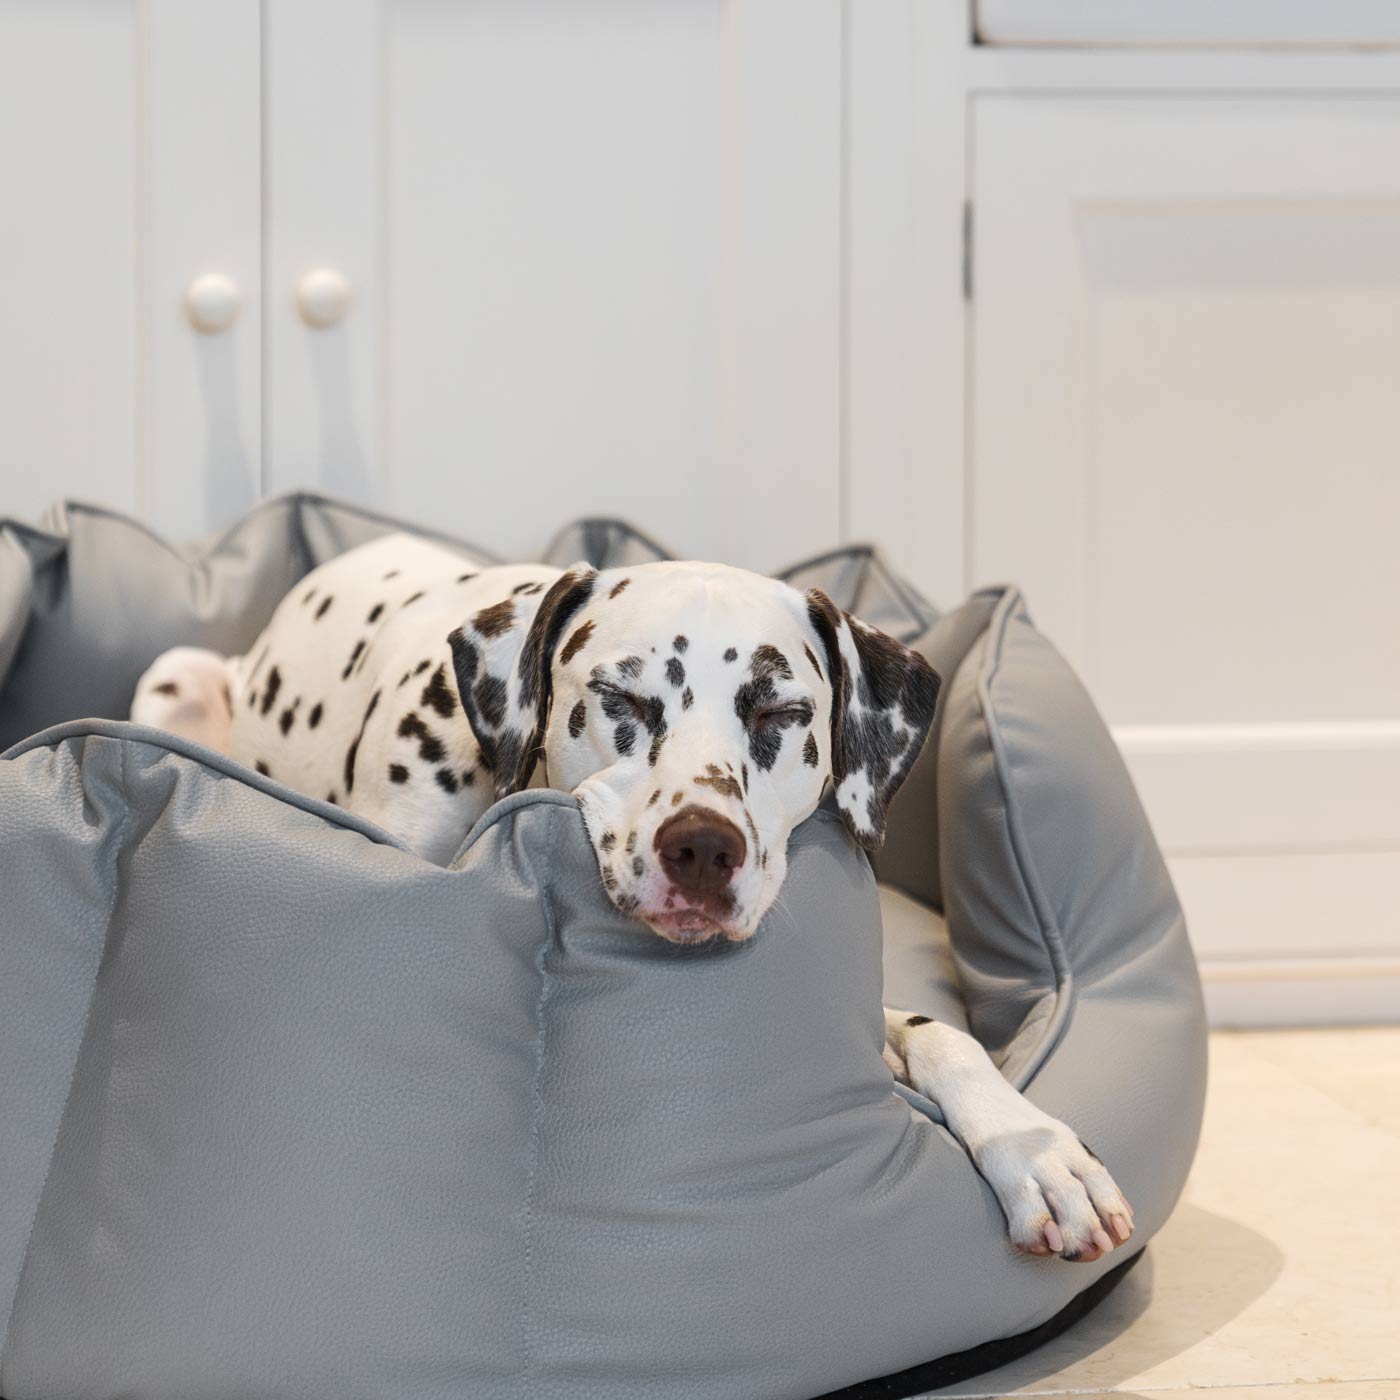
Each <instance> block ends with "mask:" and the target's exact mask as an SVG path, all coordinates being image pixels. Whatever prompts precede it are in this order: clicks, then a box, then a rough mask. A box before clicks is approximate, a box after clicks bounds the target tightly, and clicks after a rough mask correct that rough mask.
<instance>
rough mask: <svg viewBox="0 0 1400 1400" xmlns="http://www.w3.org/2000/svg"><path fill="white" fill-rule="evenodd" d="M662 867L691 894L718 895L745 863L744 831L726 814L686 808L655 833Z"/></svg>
mask: <svg viewBox="0 0 1400 1400" xmlns="http://www.w3.org/2000/svg"><path fill="white" fill-rule="evenodd" d="M655 845H656V850H657V853H658V854H659V855H660V857H661V868H662V869H663V870H664V871H665V872H666V874H667V875H668V876H670V878H671V879H672V880H674V881H675V883H676V884H677V885H679V886H680V888H681V889H683V890H686V891H688V892H690V893H691V894H715V893H718V891H720V890H722V889H723V888H724V887H725V886H726V885H727V884H728V883H729V881H730V878H731V877H732V876H733V874H734V872H735V871H736V870H738V869H739V867H740V866H741V865H743V863H744V857H745V856H746V855H747V854H748V844H747V843H746V842H745V840H744V833H743V832H742V831H740V830H739V828H738V827H737V826H735V825H734V823H733V822H732V821H730V820H729V819H728V818H727V817H722V816H720V815H719V814H718V813H717V812H707V811H705V810H704V809H703V808H700V807H687V808H686V809H685V810H684V811H682V812H677V813H676V815H675V816H674V817H668V818H667V819H666V820H665V821H664V822H662V823H661V827H660V829H659V830H658V831H657V833H656V841H655Z"/></svg>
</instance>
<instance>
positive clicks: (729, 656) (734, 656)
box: [724, 647, 739, 661]
mask: <svg viewBox="0 0 1400 1400" xmlns="http://www.w3.org/2000/svg"><path fill="white" fill-rule="evenodd" d="M724 659H725V660H726V661H737V660H738V659H739V651H738V648H737V647H730V648H729V650H728V651H726V652H725V653H724Z"/></svg>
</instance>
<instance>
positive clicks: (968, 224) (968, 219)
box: [962, 199, 972, 301]
mask: <svg viewBox="0 0 1400 1400" xmlns="http://www.w3.org/2000/svg"><path fill="white" fill-rule="evenodd" d="M962 290H963V300H964V301H971V300H972V201H971V200H970V199H965V200H963V208H962Z"/></svg>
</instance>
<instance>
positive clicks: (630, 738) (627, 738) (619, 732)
mask: <svg viewBox="0 0 1400 1400" xmlns="http://www.w3.org/2000/svg"><path fill="white" fill-rule="evenodd" d="M636 743H637V726H636V725H635V724H628V723H626V722H625V721H624V722H623V723H622V724H619V725H618V726H617V728H616V729H614V730H613V747H614V748H615V749H616V750H617V751H618V753H620V754H622V755H623V757H626V756H627V755H628V754H629V753H631V752H632V750H633V748H634V747H635V746H636Z"/></svg>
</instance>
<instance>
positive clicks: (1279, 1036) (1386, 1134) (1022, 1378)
mask: <svg viewBox="0 0 1400 1400" xmlns="http://www.w3.org/2000/svg"><path fill="white" fill-rule="evenodd" d="M1187 1392H1191V1393H1193V1394H1196V1395H1202V1396H1204V1397H1205V1398H1206V1400H1400V1028H1393V1029H1384V1030H1382V1029H1377V1030H1336V1031H1316V1030H1309V1031H1267V1032H1249V1033H1242V1032H1222V1033H1217V1034H1216V1035H1214V1036H1212V1038H1211V1069H1210V1091H1209V1094H1208V1096H1207V1102H1206V1117H1205V1126H1204V1129H1203V1131H1202V1136H1201V1149H1200V1154H1199V1156H1198V1157H1197V1159H1196V1165H1195V1168H1194V1170H1193V1172H1192V1174H1191V1179H1190V1181H1189V1182H1188V1183H1187V1186H1186V1192H1185V1195H1184V1196H1183V1197H1182V1200H1181V1202H1180V1204H1179V1205H1178V1206H1177V1209H1176V1213H1175V1215H1173V1217H1172V1219H1171V1221H1170V1222H1169V1223H1168V1224H1167V1226H1166V1228H1165V1229H1164V1230H1163V1231H1162V1232H1161V1234H1160V1235H1158V1236H1157V1238H1156V1239H1155V1240H1154V1241H1153V1242H1152V1244H1151V1245H1150V1246H1149V1248H1148V1251H1147V1254H1146V1256H1145V1257H1144V1259H1143V1260H1142V1262H1141V1263H1140V1264H1139V1265H1138V1266H1137V1268H1135V1269H1134V1270H1133V1271H1132V1273H1130V1274H1129V1275H1128V1276H1127V1278H1126V1279H1124V1281H1123V1282H1122V1284H1120V1285H1119V1287H1118V1288H1117V1290H1116V1291H1115V1292H1114V1293H1113V1294H1111V1295H1110V1297H1109V1298H1108V1299H1107V1300H1106V1301H1105V1302H1104V1303H1103V1304H1102V1305H1101V1306H1100V1307H1099V1308H1098V1309H1096V1310H1095V1311H1094V1312H1093V1313H1091V1314H1090V1315H1089V1316H1088V1317H1087V1318H1085V1319H1084V1321H1083V1322H1081V1323H1079V1324H1078V1325H1077V1326H1076V1327H1074V1328H1071V1329H1070V1331H1068V1332H1067V1333H1065V1334H1064V1336H1062V1337H1060V1338H1059V1339H1058V1340H1057V1341H1054V1342H1052V1343H1050V1345H1049V1346H1047V1347H1044V1348H1042V1349H1041V1350H1040V1351H1039V1352H1036V1353H1035V1354H1034V1355H1032V1356H1029V1357H1026V1358H1024V1359H1023V1360H1021V1361H1019V1362H1016V1363H1014V1364H1012V1365H1010V1366H1006V1367H1003V1368H1002V1369H1001V1370H999V1371H994V1372H990V1373H989V1374H987V1375H985V1376H979V1377H978V1378H977V1379H975V1380H972V1381H968V1382H967V1383H966V1384H965V1385H962V1386H954V1387H951V1388H949V1389H947V1390H941V1391H938V1392H936V1396H937V1397H954V1396H959V1397H965V1396H978V1397H1002V1396H1011V1395H1015V1396H1022V1395H1055V1396H1058V1395H1072V1396H1075V1397H1077V1398H1078V1400H1093V1397H1096V1396H1099V1397H1103V1396H1110V1395H1111V1396H1114V1397H1117V1400H1130V1398H1131V1397H1133V1396H1140V1397H1153V1400H1175V1398H1176V1397H1178V1396H1180V1395H1183V1394H1185V1393H1187Z"/></svg>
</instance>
